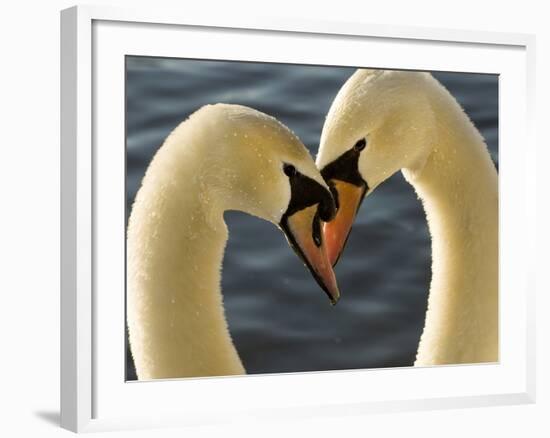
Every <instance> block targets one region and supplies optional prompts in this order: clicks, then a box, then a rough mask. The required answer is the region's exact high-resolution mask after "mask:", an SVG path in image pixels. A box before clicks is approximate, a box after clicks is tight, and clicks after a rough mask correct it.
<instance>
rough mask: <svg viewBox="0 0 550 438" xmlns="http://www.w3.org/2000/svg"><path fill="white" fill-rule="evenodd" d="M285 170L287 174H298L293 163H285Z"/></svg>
mask: <svg viewBox="0 0 550 438" xmlns="http://www.w3.org/2000/svg"><path fill="white" fill-rule="evenodd" d="M283 172H284V173H285V175H287V176H294V175H296V168H295V167H294V166H293V165H292V164H285V165H284V166H283Z"/></svg>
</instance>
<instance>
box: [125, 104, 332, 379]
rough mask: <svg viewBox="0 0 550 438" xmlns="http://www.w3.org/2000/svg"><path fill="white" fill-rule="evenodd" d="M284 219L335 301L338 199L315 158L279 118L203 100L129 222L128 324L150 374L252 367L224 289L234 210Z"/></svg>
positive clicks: (150, 176)
mask: <svg viewBox="0 0 550 438" xmlns="http://www.w3.org/2000/svg"><path fill="white" fill-rule="evenodd" d="M227 210H240V211H244V212H247V213H249V214H252V215H254V216H257V217H260V218H262V219H265V220H268V221H270V222H273V223H274V224H276V225H277V226H279V227H280V228H281V229H282V231H283V232H284V233H285V235H286V237H287V239H288V241H289V243H290V245H291V246H292V247H293V249H294V250H295V251H296V252H297V254H298V255H299V256H300V257H301V258H302V260H303V261H304V263H305V264H306V265H307V266H308V268H309V269H310V271H311V273H312V274H313V276H314V277H315V279H316V280H317V281H318V282H319V284H320V286H321V287H322V288H323V289H324V290H325V292H326V293H327V294H328V295H329V297H330V299H331V301H332V302H333V303H335V302H336V301H337V300H338V297H339V295H340V292H339V290H338V286H337V284H336V279H335V277H334V272H333V270H332V265H331V264H330V263H329V262H328V258H327V255H326V252H325V248H324V245H323V241H322V233H321V222H320V219H323V220H329V219H330V218H331V217H332V216H333V215H334V213H335V205H334V201H333V199H332V195H331V192H330V191H329V188H328V186H327V185H326V183H325V181H324V180H323V178H322V177H321V175H320V173H319V171H318V170H317V167H316V166H315V163H314V161H313V158H312V157H311V156H310V155H309V152H308V151H307V149H306V148H305V146H303V144H302V143H301V142H300V140H299V139H298V138H297V137H296V136H295V135H294V134H293V133H292V132H291V131H290V130H289V129H288V128H286V127H285V126H284V125H282V124H281V123H280V122H278V121H277V120H276V119H274V118H273V117H270V116H267V115H266V114H263V113H261V112H258V111H256V110H253V109H251V108H247V107H244V106H239V105H227V104H216V105H207V106H205V107H202V108H201V109H199V110H198V111H196V112H195V113H194V114H192V115H191V116H190V117H189V118H188V119H187V120H186V121H184V122H182V123H181V124H180V125H178V126H177V127H176V128H175V129H174V131H173V132H172V133H171V134H170V135H169V136H168V137H167V138H166V140H165V141H164V143H163V145H162V146H161V147H160V149H159V150H158V152H157V153H156V154H155V156H154V157H153V160H152V161H151V163H150V165H149V167H148V169H147V171H146V173H145V176H144V178H143V181H142V184H141V187H140V189H139V191H138V193H137V195H136V198H135V202H134V204H133V206H132V211H131V215H130V218H129V222H128V229H127V322H128V330H129V343H130V348H131V352H132V355H133V358H134V362H135V366H136V372H137V376H138V379H139V380H148V379H159V378H179V377H197V376H226V375H238V374H244V373H245V369H244V367H243V365H242V362H241V360H240V358H239V355H238V353H237V351H236V349H235V346H234V345H233V342H232V340H231V336H230V333H229V330H228V327H227V322H226V319H225V313H224V307H223V300H222V294H221V290H220V280H221V266H222V259H223V255H224V250H225V246H226V241H227V238H228V231H227V227H226V224H225V222H224V219H223V214H224V211H227Z"/></svg>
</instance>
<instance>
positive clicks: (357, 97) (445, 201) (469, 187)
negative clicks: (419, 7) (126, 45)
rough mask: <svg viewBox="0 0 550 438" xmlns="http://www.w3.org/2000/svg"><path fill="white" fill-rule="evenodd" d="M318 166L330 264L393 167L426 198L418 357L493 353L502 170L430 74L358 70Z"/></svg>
mask: <svg viewBox="0 0 550 438" xmlns="http://www.w3.org/2000/svg"><path fill="white" fill-rule="evenodd" d="M317 166H318V167H319V168H320V169H322V171H321V173H322V175H323V177H324V178H325V180H326V181H327V182H328V183H329V185H330V186H331V187H332V190H335V193H337V195H336V196H335V197H337V204H339V210H338V214H337V216H336V218H335V219H334V220H333V221H332V222H329V223H327V224H325V225H324V234H325V240H326V245H327V250H328V251H329V258H330V260H331V262H332V263H336V261H337V259H338V256H339V254H340V252H341V251H342V249H343V247H344V245H345V242H346V239H347V236H348V233H349V231H350V229H351V225H352V223H353V219H354V217H355V213H356V211H357V209H358V208H359V205H360V203H361V200H362V199H363V196H364V195H365V194H370V193H372V191H373V190H374V189H375V188H376V186H378V184H380V183H382V182H383V181H384V180H385V179H387V178H388V177H389V176H391V175H392V174H393V173H395V172H396V171H398V170H399V169H401V170H402V171H403V175H404V176H405V179H406V180H407V181H408V182H409V183H410V184H411V185H412V186H413V187H414V189H415V190H416V193H417V194H418V196H419V198H420V200H421V201H422V204H423V206H424V210H425V213H426V217H427V220H428V226H429V229H430V234H431V238H432V282H431V285H430V293H429V299H428V310H427V314H426V320H425V326H424V331H423V333H422V337H421V339H420V344H419V347H418V352H417V357H416V362H415V365H417V366H418V365H435V364H456V363H477V362H495V361H497V360H498V177H497V172H496V169H495V167H494V165H493V163H492V161H491V158H490V156H489V153H488V151H487V147H486V145H485V143H484V141H483V139H482V137H481V135H480V134H479V132H478V131H477V130H476V128H475V127H474V125H473V124H472V123H471V122H470V120H469V118H468V117H467V116H466V114H465V113H464V111H463V110H462V108H461V107H460V106H459V104H458V103H457V102H456V100H455V99H454V98H453V97H452V96H451V94H450V93H449V92H448V91H447V90H446V89H445V88H444V87H443V86H442V85H441V84H440V83H439V82H438V81H436V80H435V79H434V78H433V77H432V76H431V75H430V74H429V73H420V72H401V71H383V70H358V71H357V72H355V73H354V74H353V75H352V76H351V78H350V79H349V80H348V81H347V82H346V83H345V85H344V86H343V87H342V89H341V90H340V91H339V93H338V95H337V96H336V98H335V100H334V102H333V104H332V107H331V108H330V111H329V113H328V116H327V119H326V122H325V125H324V128H323V133H322V136H321V144H320V149H319V154H318V157H317ZM365 246H366V247H367V249H368V242H365ZM389 281H391V280H389ZM367 292H368V291H365V293H367Z"/></svg>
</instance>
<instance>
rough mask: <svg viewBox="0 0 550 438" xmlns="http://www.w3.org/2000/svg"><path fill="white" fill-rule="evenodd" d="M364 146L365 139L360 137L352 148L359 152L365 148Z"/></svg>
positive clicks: (365, 143) (365, 144)
mask: <svg viewBox="0 0 550 438" xmlns="http://www.w3.org/2000/svg"><path fill="white" fill-rule="evenodd" d="M365 146H367V140H366V139H364V138H362V139H361V140H359V141H358V142H357V143H355V145H354V146H353V149H355V150H356V151H357V152H361V151H362V150H363V149H365Z"/></svg>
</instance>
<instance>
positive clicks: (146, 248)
mask: <svg viewBox="0 0 550 438" xmlns="http://www.w3.org/2000/svg"><path fill="white" fill-rule="evenodd" d="M193 152H194V151H193V150H192V149H191V148H187V149H185V148H182V147H181V145H180V146H179V147H178V146H177V145H174V144H170V143H168V144H165V145H164V146H163V147H162V148H161V149H160V150H159V152H158V153H157V155H156V156H155V158H154V159H153V161H152V163H151V165H150V166H149V169H148V171H147V174H146V176H145V178H144V180H143V183H142V187H141V189H140V191H139V192H138V195H137V196H136V201H135V203H134V206H133V208H132V216H131V218H130V221H129V226H128V248H127V252H128V265H127V266H128V288H127V298H128V299H127V309H128V325H129V333H130V344H131V348H132V354H133V357H134V362H135V365H136V371H137V374H138V378H139V379H140V380H143V379H158V378H176V377H192V376H208V375H231V374H243V373H244V368H243V366H242V363H241V361H240V359H239V357H238V354H237V352H236V350H235V347H234V345H233V343H232V340H231V336H230V334H229V330H228V326H227V322H226V318H225V313H224V307H223V299H222V294H221V287H220V284H221V269H222V262H223V256H224V250H225V245H226V241H227V227H226V224H225V222H224V220H223V209H222V208H221V206H220V205H219V204H218V203H217V202H216V196H214V194H213V193H212V190H213V184H212V181H210V179H209V178H208V173H201V171H200V168H201V167H203V166H207V165H208V163H207V161H208V157H203V156H201V155H200V153H197V152H196V151H195V153H193ZM175 163H176V164H177V165H175Z"/></svg>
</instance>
